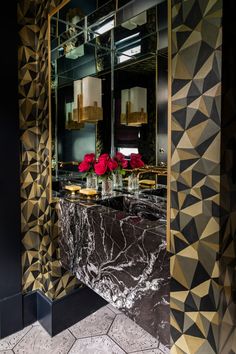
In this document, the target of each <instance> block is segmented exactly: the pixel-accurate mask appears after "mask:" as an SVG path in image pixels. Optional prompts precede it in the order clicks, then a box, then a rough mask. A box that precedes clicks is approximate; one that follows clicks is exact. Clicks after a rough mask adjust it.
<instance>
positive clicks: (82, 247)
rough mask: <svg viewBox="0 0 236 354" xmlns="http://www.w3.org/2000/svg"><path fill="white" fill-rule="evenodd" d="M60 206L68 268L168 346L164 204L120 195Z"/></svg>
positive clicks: (156, 199) (63, 251) (63, 201)
mask: <svg viewBox="0 0 236 354" xmlns="http://www.w3.org/2000/svg"><path fill="white" fill-rule="evenodd" d="M60 206H61V215H60V223H61V228H62V236H61V238H60V241H59V242H60V248H61V259H62V263H63V265H64V267H65V268H67V269H69V270H70V271H72V272H73V273H74V274H76V275H77V277H78V278H79V279H80V281H82V282H83V283H84V284H86V285H87V286H89V287H91V288H92V289H93V290H94V291H96V292H97V293H98V294H99V295H101V296H102V297H103V298H105V299H106V300H107V301H108V302H110V303H111V304H113V305H114V306H115V307H117V308H118V309H120V310H121V311H123V312H124V313H125V314H126V315H127V316H129V317H130V318H131V319H133V320H134V321H135V322H136V323H138V324H139V325H140V326H141V327H143V328H144V329H145V330H146V331H148V332H149V333H151V334H152V335H153V336H155V337H156V338H158V339H159V341H160V343H161V344H162V345H164V346H166V347H168V346H169V321H170V320H169V280H170V276H169V255H168V253H167V251H166V221H165V219H166V212H165V210H166V200H165V199H164V198H160V197H158V196H153V195H150V196H149V195H144V196H142V195H134V196H132V195H121V194H116V195H115V196H114V197H113V198H103V199H101V200H98V201H97V204H90V205H85V204H84V203H82V202H79V201H77V202H71V201H68V200H66V199H61V201H60Z"/></svg>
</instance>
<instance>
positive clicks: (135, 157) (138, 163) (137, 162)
mask: <svg viewBox="0 0 236 354" xmlns="http://www.w3.org/2000/svg"><path fill="white" fill-rule="evenodd" d="M144 165H145V164H144V162H143V160H142V155H140V154H131V155H130V166H131V168H141V167H143V166H144Z"/></svg>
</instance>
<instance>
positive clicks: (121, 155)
mask: <svg viewBox="0 0 236 354" xmlns="http://www.w3.org/2000/svg"><path fill="white" fill-rule="evenodd" d="M124 158H125V157H124V155H123V154H122V153H121V152H117V153H116V155H115V159H116V160H117V161H123V160H124Z"/></svg>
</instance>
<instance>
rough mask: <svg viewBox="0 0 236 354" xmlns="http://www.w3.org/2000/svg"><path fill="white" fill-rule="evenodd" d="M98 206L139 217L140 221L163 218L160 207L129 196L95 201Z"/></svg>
mask: <svg viewBox="0 0 236 354" xmlns="http://www.w3.org/2000/svg"><path fill="white" fill-rule="evenodd" d="M97 203H98V204H99V205H104V206H106V207H109V208H111V209H114V210H119V211H124V212H126V213H127V214H129V215H133V216H139V217H141V218H142V219H146V220H150V221H155V220H159V219H160V218H163V212H162V211H161V210H160V206H159V205H158V204H155V203H153V202H150V201H148V200H142V199H139V198H134V197H129V196H118V197H112V198H107V199H104V200H99V201H97Z"/></svg>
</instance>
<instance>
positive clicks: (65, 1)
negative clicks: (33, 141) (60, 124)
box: [47, 0, 71, 204]
mask: <svg viewBox="0 0 236 354" xmlns="http://www.w3.org/2000/svg"><path fill="white" fill-rule="evenodd" d="M70 1H71V0H63V1H62V3H61V4H60V5H58V6H57V7H55V8H54V9H53V10H52V11H51V12H50V13H49V14H48V29H47V42H48V119H49V122H48V134H49V136H48V152H49V155H48V158H49V163H48V168H49V171H48V175H49V204H51V203H53V202H54V200H53V198H52V102H51V93H52V88H51V84H52V82H51V17H52V16H53V15H55V14H56V13H57V12H58V11H60V10H61V9H62V8H63V7H64V6H65V5H66V4H68V3H69V2H70Z"/></svg>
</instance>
